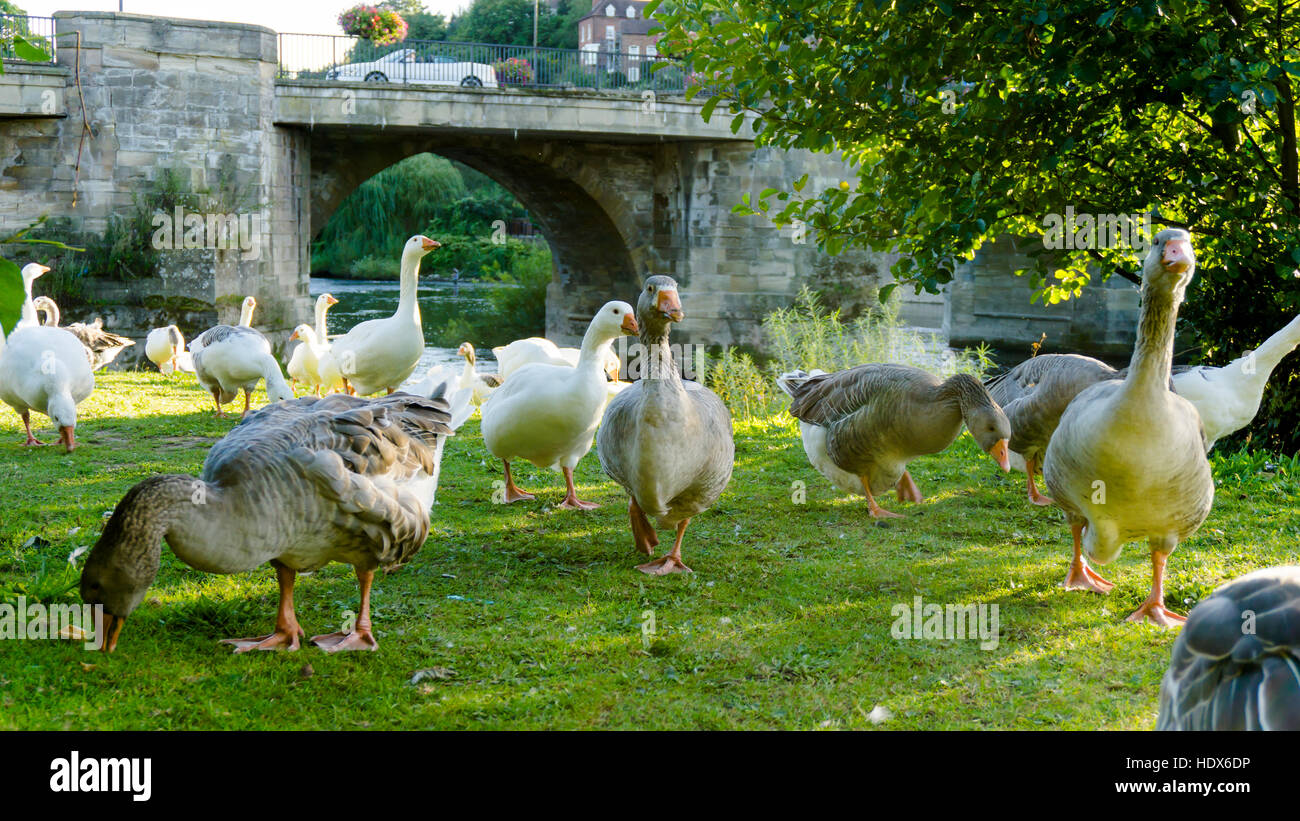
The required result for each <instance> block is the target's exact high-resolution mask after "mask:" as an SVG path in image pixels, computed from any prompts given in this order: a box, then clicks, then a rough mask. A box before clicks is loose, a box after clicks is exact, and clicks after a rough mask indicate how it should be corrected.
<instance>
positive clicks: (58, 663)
mask: <svg viewBox="0 0 1300 821" xmlns="http://www.w3.org/2000/svg"><path fill="white" fill-rule="evenodd" d="M259 400H260V401H263V402H264V401H265V399H264V397H259ZM81 410H82V420H81V423H80V425H79V426H78V434H79V437H80V440H81V442H82V443H83V444H82V447H81V448H80V449H79V450H78V451H77V452H76V453H75V454H73V455H71V456H65V455H63V454H62V453H61V452H60V451H57V450H55V449H54V448H52V447H51V448H40V449H35V450H33V449H27V448H23V447H20V446H19V444H18V442H20V441H21V433H20V431H21V426H20V424H19V422H18V420H17V418H16V416H15V415H14V414H13V413H12V412H11V411H10V410H9V409H7V408H3V409H0V598H3V597H4V595H5V591H6V590H7V591H8V592H9V594H10V595H13V594H14V593H15V591H18V590H20V589H22V590H29V591H30V590H40V591H46V594H47V595H57V591H58V589H59V585H58V584H56V583H54V582H52V581H51V580H50V578H49V577H50V576H51V575H52V571H51V570H50V568H52V567H60V566H61V565H60V563H64V562H65V561H66V558H67V556H68V554H69V553H70V552H71V551H72V550H73V549H74V548H75V547H76V546H79V545H84V544H93V542H94V540H95V538H97V536H98V532H99V530H100V528H101V527H102V524H103V515H104V513H105V512H106V511H108V510H109V509H110V508H111V507H112V506H113V505H114V504H115V503H116V502H117V500H118V499H119V498H120V497H121V495H122V494H123V493H124V492H125V491H126V490H127V488H129V487H130V486H131V485H132V484H134V483H135V482H137V481H139V480H140V479H142V478H144V477H146V476H148V475H150V474H153V473H156V472H192V473H197V472H198V470H199V467H200V465H201V464H202V461H203V458H204V456H205V454H206V452H207V449H208V447H209V446H210V445H211V443H212V442H214V441H215V440H216V439H217V438H219V437H220V436H221V435H223V434H224V433H225V432H226V431H228V430H229V429H230V427H231V426H232V425H233V421H222V420H218V419H216V418H214V417H213V416H212V413H211V402H210V401H209V400H207V399H206V397H205V396H204V395H202V394H201V393H200V392H199V391H198V389H197V388H196V387H195V386H194V383H193V378H192V377H189V376H185V377H180V376H178V377H177V378H175V379H173V380H171V381H168V380H166V379H164V378H163V377H161V376H159V375H156V374H145V373H125V374H107V375H102V376H101V378H100V380H99V388H98V390H97V391H96V392H95V394H94V395H93V396H92V397H91V398H90V399H88V400H87V401H86V402H85V403H83V405H82V406H81ZM42 422H44V418H43V417H42ZM46 433H48V428H47V429H46ZM43 438H44V437H43ZM48 438H53V437H48ZM736 445H737V453H736V456H737V464H736V471H735V476H734V478H733V479H732V483H731V486H730V487H729V488H728V490H727V492H726V494H724V496H723V497H722V499H721V501H720V503H719V504H718V506H717V507H715V508H714V509H713V510H711V511H709V512H708V513H706V514H704V515H703V516H700V517H699V518H698V519H697V520H696V521H695V522H694V523H693V524H692V525H691V528H690V530H689V531H688V532H687V538H686V543H685V549H684V557H685V559H686V562H687V564H689V565H691V566H692V567H693V568H694V569H695V571H696V572H695V573H694V574H693V575H683V576H677V577H669V578H648V577H644V576H642V575H641V574H639V573H637V572H636V571H635V570H634V569H633V566H634V565H635V564H636V563H637V561H638V559H637V557H636V555H635V554H634V553H633V552H632V549H631V538H630V535H629V533H628V527H627V514H626V507H625V499H624V496H623V495H622V492H621V491H620V490H619V489H618V488H617V487H616V486H615V485H614V484H613V483H612V482H610V481H608V480H607V479H606V478H605V477H604V475H603V474H602V473H601V472H600V468H599V465H598V463H597V461H596V459H595V457H594V455H592V456H589V457H587V458H586V459H585V460H584V461H583V462H582V464H581V466H580V468H579V471H578V478H579V486H580V492H582V493H583V495H584V496H585V498H589V499H593V500H595V501H598V502H601V503H603V504H604V505H605V507H603V508H601V509H600V510H597V511H594V512H591V513H586V514H583V513H572V512H567V511H556V510H553V509H552V507H551V506H552V505H554V504H555V503H557V502H558V501H559V500H560V498H561V496H562V487H563V486H562V482H561V480H560V477H559V475H558V474H552V473H549V472H545V471H539V470H535V469H533V468H531V467H530V466H524V467H523V469H522V470H521V471H520V473H521V475H520V477H519V481H520V484H521V485H522V486H523V487H525V488H527V489H529V490H538V491H540V493H539V498H538V500H537V501H536V502H532V503H519V504H516V505H513V506H510V507H498V506H494V505H492V504H491V503H490V501H489V500H490V497H491V492H492V482H493V481H494V480H495V479H498V478H499V473H498V467H497V465H495V464H494V463H493V461H492V459H491V458H490V456H489V455H488V454H487V452H486V450H485V449H484V448H483V444H482V440H481V438H480V437H479V435H478V426H477V422H473V421H472V422H471V423H470V424H468V425H467V426H466V427H465V428H464V429H463V430H462V432H461V434H460V435H458V436H457V437H456V438H455V439H453V440H452V442H451V443H450V444H449V447H448V449H447V453H446V458H445V459H444V462H443V480H442V487H441V488H440V490H439V494H438V496H439V504H438V505H437V506H436V507H435V509H434V532H433V534H432V535H431V536H430V539H429V542H428V544H427V545H426V546H425V548H424V550H423V551H422V552H421V553H420V554H419V555H418V556H417V557H416V558H415V560H414V561H413V562H412V563H411V564H410V565H408V566H407V567H406V568H404V569H402V570H401V571H398V572H397V573H394V574H393V575H391V576H388V577H384V578H381V579H380V581H379V582H378V583H377V585H376V590H375V594H374V602H375V612H374V619H375V626H376V630H377V633H378V637H379V641H380V649H379V652H377V653H353V654H341V655H339V656H329V655H326V654H324V653H322V652H320V651H318V650H316V649H315V648H311V647H304V649H303V650H301V651H299V652H297V653H274V654H272V653H268V654H248V655H240V656H234V655H232V654H231V653H230V651H229V649H228V648H226V647H222V646H218V645H217V640H218V639H220V638H223V637H231V636H244V635H256V634H261V633H266V632H269V631H270V628H271V626H272V623H273V617H274V609H275V601H276V598H275V583H274V577H273V574H272V573H271V571H270V569H269V568H263V569H259V570H257V571H254V572H251V573H247V574H240V575H235V576H212V575H207V574H203V573H199V572H197V571H194V570H191V569H189V568H187V567H186V566H184V565H183V564H182V563H181V562H179V561H178V560H176V559H175V558H174V557H172V556H171V554H170V553H164V559H163V566H162V572H161V573H160V574H159V576H158V579H157V581H156V582H155V584H154V586H153V588H152V589H151V591H150V592H149V594H148V595H147V596H146V600H145V603H144V604H143V605H142V606H141V607H140V609H139V610H138V611H137V612H136V613H135V614H134V615H133V616H132V618H131V620H130V621H129V622H128V623H127V626H126V629H125V630H124V631H123V633H122V640H121V644H120V646H119V648H118V651H117V652H116V653H114V654H112V655H102V654H90V653H87V652H85V651H84V650H83V649H82V646H81V645H80V644H74V643H71V642H58V641H0V728H23V729H83V728H111V729H144V728H148V729H182V728H184V729H214V728H225V729H252V728H279V729H308V728H313V729H314V728H339V729H352V728H374V729H381V728H392V729H419V728H470V727H473V728H478V727H482V728H796V729H816V728H837V729H838V728H864V727H872V726H876V725H873V724H871V722H870V721H869V720H868V718H867V716H868V714H869V713H870V712H871V711H872V709H873V707H875V706H876V705H883V706H884V707H885V708H886V709H887V710H888V711H889V712H890V713H891V714H892V718H890V719H889V720H888V721H886V722H885V723H883V724H881V725H879V726H880V727H882V728H903V729H967V728H984V727H987V728H1063V729H1095V728H1104V729H1142V728H1150V727H1151V726H1152V724H1153V722H1154V719H1155V711H1156V698H1157V693H1158V690H1159V681H1160V676H1161V674H1162V672H1163V670H1164V667H1165V664H1166V662H1167V660H1168V656H1169V649H1170V645H1171V643H1172V641H1173V639H1174V636H1175V635H1176V634H1175V633H1174V632H1172V631H1169V632H1166V631H1162V630H1160V629H1158V628H1155V627H1150V626H1135V625H1130V624H1126V623H1124V622H1123V617H1124V616H1125V615H1126V614H1127V613H1128V612H1130V611H1131V610H1132V609H1133V608H1135V607H1136V606H1137V605H1138V604H1139V602H1140V601H1141V600H1142V598H1143V597H1144V596H1145V594H1146V591H1147V585H1148V583H1149V575H1148V572H1149V571H1148V562H1147V557H1146V553H1145V550H1143V549H1141V548H1140V547H1138V546H1130V547H1129V548H1128V549H1127V550H1126V551H1125V552H1124V554H1123V556H1122V557H1121V558H1120V559H1119V560H1118V561H1117V562H1115V563H1114V564H1112V565H1110V566H1108V567H1107V568H1106V569H1105V571H1104V572H1105V574H1106V575H1107V577H1108V578H1110V579H1111V580H1113V581H1115V582H1117V583H1118V585H1119V586H1118V587H1117V588H1116V590H1115V592H1114V593H1112V594H1111V595H1110V596H1109V597H1106V598H1102V597H1099V596H1095V595H1087V594H1082V593H1068V594H1067V593H1065V592H1063V591H1062V590H1061V589H1060V588H1059V587H1058V586H1057V584H1058V583H1059V581H1060V580H1061V578H1062V577H1063V575H1064V573H1065V564H1066V560H1067V558H1068V554H1069V535H1068V531H1067V529H1066V528H1065V526H1064V524H1063V523H1062V520H1061V517H1060V514H1059V513H1058V512H1056V511H1054V510H1040V509H1036V508H1032V507H1031V506H1030V505H1029V504H1028V502H1027V501H1026V500H1025V499H1024V497H1023V492H1022V486H1021V483H1020V481H1019V480H1020V479H1021V478H1023V477H1020V476H1019V475H1018V474H1013V475H1011V476H1003V475H1000V474H999V473H998V472H997V469H996V467H995V466H994V465H993V463H992V461H991V460H989V459H988V458H987V457H986V456H984V455H983V454H981V453H979V452H978V450H977V449H976V447H975V446H974V444H973V443H972V442H971V441H970V439H969V437H965V436H964V437H962V439H960V440H959V441H958V443H957V444H956V445H954V446H953V447H952V448H951V449H950V450H949V451H948V452H947V453H945V454H942V455H940V456H937V457H931V458H926V459H921V460H919V461H917V462H915V463H913V475H914V476H915V477H916V480H917V483H918V484H919V485H920V487H921V489H922V491H923V492H924V493H925V494H926V495H927V497H928V498H927V501H926V502H925V503H924V504H922V505H908V504H902V503H898V502H895V501H894V500H893V499H892V497H891V498H890V499H888V500H887V501H888V503H887V504H886V507H889V508H891V509H893V510H896V511H898V512H901V513H905V514H907V517H906V518H905V519H902V520H892V521H890V522H888V523H887V525H878V524H873V522H872V521H871V520H870V519H869V518H868V517H867V516H866V513H865V509H864V505H863V503H862V501H861V500H860V499H856V498H845V497H842V496H841V495H840V494H838V493H837V492H836V491H834V490H833V489H832V488H831V487H830V486H829V485H828V484H827V483H826V482H824V481H823V480H822V479H821V478H820V477H819V476H817V475H816V474H815V473H814V471H813V470H812V469H811V468H810V467H809V466H808V465H807V464H806V462H805V460H804V456H803V450H802V447H801V446H800V444H799V441H798V437H797V432H796V429H795V427H794V425H793V424H791V423H789V422H787V421H784V420H781V419H780V418H774V419H773V420H770V421H766V422H752V423H751V422H746V423H738V424H737V425H736ZM1269 467H1272V468H1273V470H1271V471H1267V472H1266V471H1265V468H1269ZM1215 475H1216V479H1217V481H1218V482H1219V488H1218V495H1217V498H1216V500H1215V506H1214V510H1213V511H1212V513H1211V514H1210V518H1209V520H1208V521H1207V522H1206V523H1205V525H1204V526H1203V528H1202V529H1201V531H1200V532H1199V533H1198V534H1197V535H1196V536H1195V537H1194V538H1193V539H1192V540H1190V541H1189V542H1187V543H1186V544H1184V545H1182V546H1181V547H1180V548H1179V549H1178V552H1177V553H1176V554H1175V555H1174V557H1173V559H1172V560H1171V561H1170V565H1169V567H1170V573H1169V578H1168V598H1169V601H1170V603H1171V604H1172V605H1173V606H1174V607H1175V608H1176V609H1180V610H1182V611H1183V612H1186V609H1187V608H1188V607H1190V605H1191V604H1194V603H1195V602H1196V601H1198V600H1200V599H1201V598H1203V597H1205V596H1206V595H1208V594H1209V593H1210V592H1211V591H1212V590H1213V589H1214V588H1215V587H1217V586H1219V585H1220V584H1222V583H1224V582H1226V581H1228V580H1229V579H1232V578H1236V577H1237V576H1240V575H1242V574H1244V573H1246V572H1248V571H1250V570H1253V569H1255V568H1259V567H1265V566H1269V565H1276V564H1282V563H1297V562H1298V561H1300V555H1298V554H1297V544H1298V540H1297V535H1300V534H1298V530H1300V515H1297V513H1298V510H1300V484H1298V481H1297V478H1298V477H1300V467H1298V466H1297V465H1296V463H1295V462H1294V461H1290V460H1282V461H1281V464H1280V465H1277V466H1274V465H1269V464H1266V460H1265V458H1264V457H1263V456H1258V455H1256V456H1246V455H1242V456H1235V457H1232V458H1227V459H1222V458H1216V460H1215ZM796 481H804V482H806V483H807V502H806V503H805V504H794V503H793V502H792V484H793V483H794V482H796ZM77 528H80V530H78V531H76V532H75V533H73V532H72V531H73V530H75V529H77ZM33 536H39V537H41V538H42V539H44V540H46V541H47V542H48V543H49V544H48V545H45V546H40V545H41V543H40V542H37V543H34V544H33V545H32V546H30V547H23V545H24V544H26V543H27V542H28V541H29V540H30V539H31V537H33ZM42 574H44V575H42ZM55 581H57V580H55ZM914 595H920V596H923V597H924V599H925V601H926V602H930V603H938V604H946V603H980V602H984V603H990V604H991V603H997V604H998V605H999V608H1000V620H1001V626H1002V632H1001V643H1000V644H999V646H998V647H997V648H996V649H994V650H991V651H983V650H980V649H979V647H978V642H976V641H899V640H896V639H893V638H891V636H890V626H891V624H892V623H893V617H892V615H891V613H890V610H891V608H892V607H893V606H894V605H896V604H910V603H911V601H912V597H913V596H914ZM65 599H66V600H68V601H75V600H76V593H75V590H74V591H73V592H71V593H69V594H65ZM296 599H297V606H298V615H299V619H300V621H301V622H302V624H303V626H304V628H305V629H306V630H307V632H308V634H309V635H310V634H311V633H314V632H321V633H323V632H329V631H332V630H335V629H337V628H338V626H339V624H340V622H341V621H342V620H343V613H344V611H346V610H349V609H355V608H356V606H357V590H356V586H355V582H354V579H353V575H352V571H351V568H349V567H345V566H341V565H332V566H330V567H328V568H326V569H324V570H322V571H321V572H319V573H317V574H315V575H312V576H306V577H300V580H299V583H298V587H297V594H296ZM647 610H653V611H654V615H655V623H656V628H657V629H656V633H655V636H654V638H653V640H652V641H651V642H650V644H649V648H648V649H646V647H645V646H643V642H642V620H643V616H642V614H643V612H644V611H647ZM434 668H439V669H438V670H437V675H435V676H432V677H427V678H425V679H423V680H422V681H420V682H419V683H417V684H415V685H409V684H408V683H407V682H408V681H409V680H410V679H411V678H412V675H413V674H414V673H415V672H416V671H418V670H428V669H434Z"/></svg>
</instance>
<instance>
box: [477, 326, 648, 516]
mask: <svg viewBox="0 0 1300 821" xmlns="http://www.w3.org/2000/svg"><path fill="white" fill-rule="evenodd" d="M636 331H637V324H636V317H635V315H634V314H633V311H632V306H631V305H628V304H627V303H626V302H617V301H615V302H607V303H605V304H604V305H603V306H601V309H600V310H599V311H597V312H596V315H595V316H594V317H592V319H591V324H590V325H588V326H587V333H586V334H585V335H584V336H583V338H582V349H581V350H582V353H581V355H580V356H579V357H578V364H577V366H576V367H573V366H570V365H552V364H547V363H542V362H534V363H532V364H529V365H525V366H523V367H521V368H519V370H517V371H515V372H514V373H512V374H511V375H510V377H509V378H508V379H506V380H505V381H504V382H503V383H502V384H501V387H499V388H497V389H496V391H495V392H494V393H493V394H492V399H491V401H489V402H486V403H484V404H483V411H482V413H483V444H484V445H486V446H487V449H488V451H489V452H491V453H492V455H493V456H495V457H497V458H498V459H500V460H501V462H502V464H503V465H504V467H505V480H506V487H505V494H506V495H505V501H506V502H507V503H509V502H517V501H519V500H521V499H532V498H534V497H533V494H531V493H527V492H525V491H522V490H520V489H519V488H518V487H516V486H515V481H514V477H513V476H512V475H511V473H510V463H511V462H512V461H514V460H516V459H527V460H528V461H530V462H532V463H533V464H534V465H537V466H538V467H541V468H559V469H560V471H561V472H563V473H564V482H565V485H566V486H567V488H568V492H567V493H566V494H565V496H564V501H563V502H562V503H561V504H560V507H563V508H568V509H572V510H590V509H592V508H597V507H600V505H597V504H595V503H594V502H584V501H583V500H581V499H579V498H578V493H577V490H576V489H575V488H574V486H573V469H574V468H575V467H577V465H578V462H579V461H580V460H581V459H582V457H583V456H585V455H586V454H587V451H589V450H591V443H592V440H593V439H594V438H595V435H596V426H597V425H599V424H600V415H601V411H603V410H604V409H605V403H606V402H608V401H609V394H608V392H607V390H606V387H605V385H606V384H607V383H606V381H605V374H604V373H603V372H602V362H603V361H604V357H605V354H606V353H608V352H609V350H610V346H611V345H613V343H614V340H616V339H618V338H619V337H620V336H622V335H623V334H625V333H629V334H630V333H636Z"/></svg>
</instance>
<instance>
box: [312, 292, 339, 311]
mask: <svg viewBox="0 0 1300 821" xmlns="http://www.w3.org/2000/svg"><path fill="white" fill-rule="evenodd" d="M337 304H339V301H338V300H337V299H335V298H334V295H333V294H321V295H320V296H318V297H316V307H317V309H319V310H324V309H325V308H328V307H330V306H331V305H337Z"/></svg>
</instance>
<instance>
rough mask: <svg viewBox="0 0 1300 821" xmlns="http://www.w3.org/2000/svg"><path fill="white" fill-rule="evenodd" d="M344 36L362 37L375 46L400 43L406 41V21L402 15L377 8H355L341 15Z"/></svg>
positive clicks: (340, 23) (340, 22)
mask: <svg viewBox="0 0 1300 821" xmlns="http://www.w3.org/2000/svg"><path fill="white" fill-rule="evenodd" d="M339 27H340V28H342V29H343V33H344V34H348V35H351V36H353V37H360V38H361V39H363V40H368V41H370V42H371V43H374V44H375V45H380V46H382V45H387V44H389V43H400V42H401V41H403V40H405V39H406V31H407V28H406V21H405V20H403V19H402V15H400V14H398V13H397V12H395V11H391V10H389V9H381V8H378V7H376V6H365V5H361V6H353V7H352V8H350V9H348V10H347V11H345V12H343V13H342V14H340V15H339Z"/></svg>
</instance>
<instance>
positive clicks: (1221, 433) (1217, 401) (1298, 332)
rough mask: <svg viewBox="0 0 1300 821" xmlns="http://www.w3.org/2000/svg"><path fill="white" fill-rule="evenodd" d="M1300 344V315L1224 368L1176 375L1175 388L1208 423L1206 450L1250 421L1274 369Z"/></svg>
mask: <svg viewBox="0 0 1300 821" xmlns="http://www.w3.org/2000/svg"><path fill="white" fill-rule="evenodd" d="M1296 345H1300V316H1297V317H1296V318H1295V319H1293V320H1291V321H1290V322H1288V323H1287V325H1286V327H1285V328H1283V329H1282V330H1280V331H1278V332H1277V333H1275V334H1273V335H1272V336H1270V337H1269V338H1268V339H1267V340H1265V341H1264V344H1263V345H1260V346H1259V347H1258V348H1256V349H1255V350H1253V351H1251V352H1250V353H1248V354H1246V355H1245V356H1242V357H1239V358H1238V359H1235V360H1233V361H1232V362H1230V363H1228V364H1227V365H1225V366H1223V367H1222V368H1212V367H1208V366H1205V365H1201V366H1197V367H1195V368H1187V369H1184V370H1181V371H1179V372H1176V373H1175V374H1174V390H1175V391H1177V392H1178V395H1179V396H1182V397H1185V398H1186V399H1187V400H1188V401H1189V402H1191V403H1192V404H1193V405H1195V406H1196V411H1197V412H1198V413H1199V414H1200V415H1201V422H1202V423H1204V425H1205V450H1206V451H1207V452H1208V451H1209V450H1210V448H1212V447H1214V443H1215V442H1217V441H1219V440H1220V439H1222V438H1223V437H1225V436H1227V435H1228V434H1230V433H1235V432H1236V431H1239V430H1241V429H1242V428H1244V427H1246V426H1247V425H1249V424H1250V421H1251V420H1252V419H1254V418H1255V414H1256V413H1258V412H1259V403H1260V400H1262V399H1263V398H1264V388H1265V387H1267V386H1268V378H1269V376H1270V375H1271V374H1272V373H1273V369H1274V368H1276V367H1277V364H1278V363H1279V362H1281V361H1282V359H1283V358H1284V357H1286V355H1287V354H1289V353H1291V352H1292V351H1294V350H1295V348H1296Z"/></svg>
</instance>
